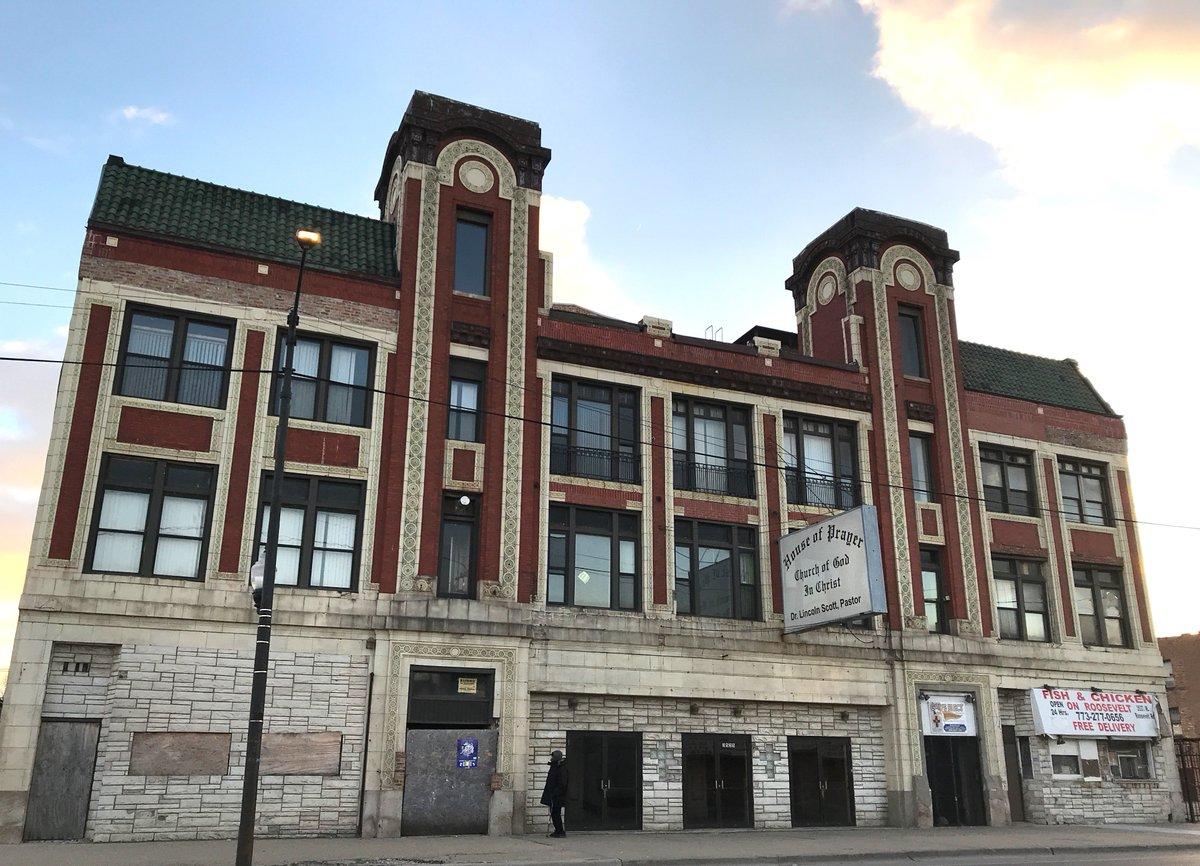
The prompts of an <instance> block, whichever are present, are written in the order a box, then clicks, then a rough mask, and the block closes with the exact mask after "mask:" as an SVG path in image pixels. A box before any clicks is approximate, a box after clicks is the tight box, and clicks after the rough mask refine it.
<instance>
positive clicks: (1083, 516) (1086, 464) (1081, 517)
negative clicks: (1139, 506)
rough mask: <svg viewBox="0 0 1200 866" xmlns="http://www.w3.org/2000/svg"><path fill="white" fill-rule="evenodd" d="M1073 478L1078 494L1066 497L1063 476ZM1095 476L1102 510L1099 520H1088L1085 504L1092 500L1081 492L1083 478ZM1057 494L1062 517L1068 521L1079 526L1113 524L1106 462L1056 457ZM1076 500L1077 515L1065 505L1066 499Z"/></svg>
mask: <svg viewBox="0 0 1200 866" xmlns="http://www.w3.org/2000/svg"><path fill="white" fill-rule="evenodd" d="M1086 469H1098V470H1100V471H1099V472H1098V473H1094V472H1087V471H1085V470H1086ZM1064 476H1066V477H1068V478H1073V479H1075V489H1076V490H1077V491H1078V493H1079V495H1078V496H1072V497H1068V496H1067V492H1066V484H1065V483H1064V481H1063V477H1064ZM1085 478H1095V479H1098V480H1099V482H1100V510H1101V511H1102V512H1103V514H1102V516H1101V519H1100V521H1099V522H1097V521H1095V520H1089V519H1088V514H1087V504H1088V502H1090V501H1092V500H1089V499H1087V497H1086V496H1085V495H1084V492H1083V479H1085ZM1058 496H1059V504H1060V506H1061V507H1062V514H1063V519H1064V520H1066V521H1067V522H1068V523H1075V524H1078V525H1081V526H1113V525H1114V524H1115V522H1116V521H1115V520H1114V514H1113V506H1112V492H1111V491H1110V490H1109V489H1108V464H1107V463H1100V462H1098V461H1095V460H1082V459H1079V458H1076V457H1062V456H1060V457H1059V458H1058ZM1068 498H1069V499H1072V500H1077V501H1078V502H1079V509H1078V512H1077V513H1078V517H1076V516H1075V514H1073V513H1072V512H1071V511H1070V510H1069V509H1068V507H1067V500H1068Z"/></svg>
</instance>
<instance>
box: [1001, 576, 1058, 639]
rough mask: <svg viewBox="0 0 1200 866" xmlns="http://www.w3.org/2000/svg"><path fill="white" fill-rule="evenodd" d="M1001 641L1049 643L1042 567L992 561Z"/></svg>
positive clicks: (1048, 624) (1048, 625) (1048, 623)
mask: <svg viewBox="0 0 1200 866" xmlns="http://www.w3.org/2000/svg"><path fill="white" fill-rule="evenodd" d="M992 575H993V576H994V577H995V579H996V610H997V612H998V613H999V616H1000V637H1002V638H1005V639H1007V640H1036V641H1046V640H1049V639H1050V622H1049V615H1048V613H1047V611H1046V581H1045V579H1043V577H1042V565H1041V563H1039V562H1033V561H1031V560H1027V559H1003V558H1000V557H993V558H992Z"/></svg>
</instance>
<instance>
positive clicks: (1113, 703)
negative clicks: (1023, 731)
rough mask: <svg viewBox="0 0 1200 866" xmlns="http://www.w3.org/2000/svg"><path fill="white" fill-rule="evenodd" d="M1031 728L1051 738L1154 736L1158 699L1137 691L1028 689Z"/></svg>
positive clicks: (1155, 732)
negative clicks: (1031, 712) (1031, 710)
mask: <svg viewBox="0 0 1200 866" xmlns="http://www.w3.org/2000/svg"><path fill="white" fill-rule="evenodd" d="M1030 702H1031V703H1032V704H1033V729H1034V730H1035V731H1036V732H1037V733H1039V734H1049V735H1050V736H1052V737H1088V738H1090V739H1106V738H1108V737H1113V738H1126V739H1135V740H1148V739H1154V738H1156V737H1157V736H1158V700H1157V698H1155V697H1154V695H1147V694H1139V693H1138V692H1093V691H1092V690H1091V689H1060V688H1050V689H1031V690H1030Z"/></svg>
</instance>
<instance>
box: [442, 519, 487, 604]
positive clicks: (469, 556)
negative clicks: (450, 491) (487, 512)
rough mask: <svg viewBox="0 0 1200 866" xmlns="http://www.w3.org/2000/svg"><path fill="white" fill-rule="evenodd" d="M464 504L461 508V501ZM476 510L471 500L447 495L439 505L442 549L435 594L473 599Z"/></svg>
mask: <svg viewBox="0 0 1200 866" xmlns="http://www.w3.org/2000/svg"><path fill="white" fill-rule="evenodd" d="M464 498H465V499H466V500H467V502H466V504H465V505H464V504H463V501H462V500H463V499H464ZM477 524H478V507H477V505H476V500H475V498H474V497H471V496H467V497H463V496H460V495H455V496H447V497H446V498H445V499H444V500H443V503H442V546H441V554H440V558H439V560H438V595H440V596H443V597H446V598H474V597H475V543H476V530H477Z"/></svg>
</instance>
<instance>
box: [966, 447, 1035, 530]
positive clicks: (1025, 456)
mask: <svg viewBox="0 0 1200 866" xmlns="http://www.w3.org/2000/svg"><path fill="white" fill-rule="evenodd" d="M979 465H980V468H981V469H982V471H983V498H984V501H985V503H986V504H987V510H988V511H996V512H1000V513H1002V514H1025V515H1031V514H1033V513H1034V512H1035V506H1036V504H1037V502H1036V498H1035V497H1034V495H1033V492H1032V491H1033V456H1032V455H1031V454H1030V453H1029V452H1028V451H1014V450H1012V449H1011V448H997V447H995V446H992V445H980V446H979Z"/></svg>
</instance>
